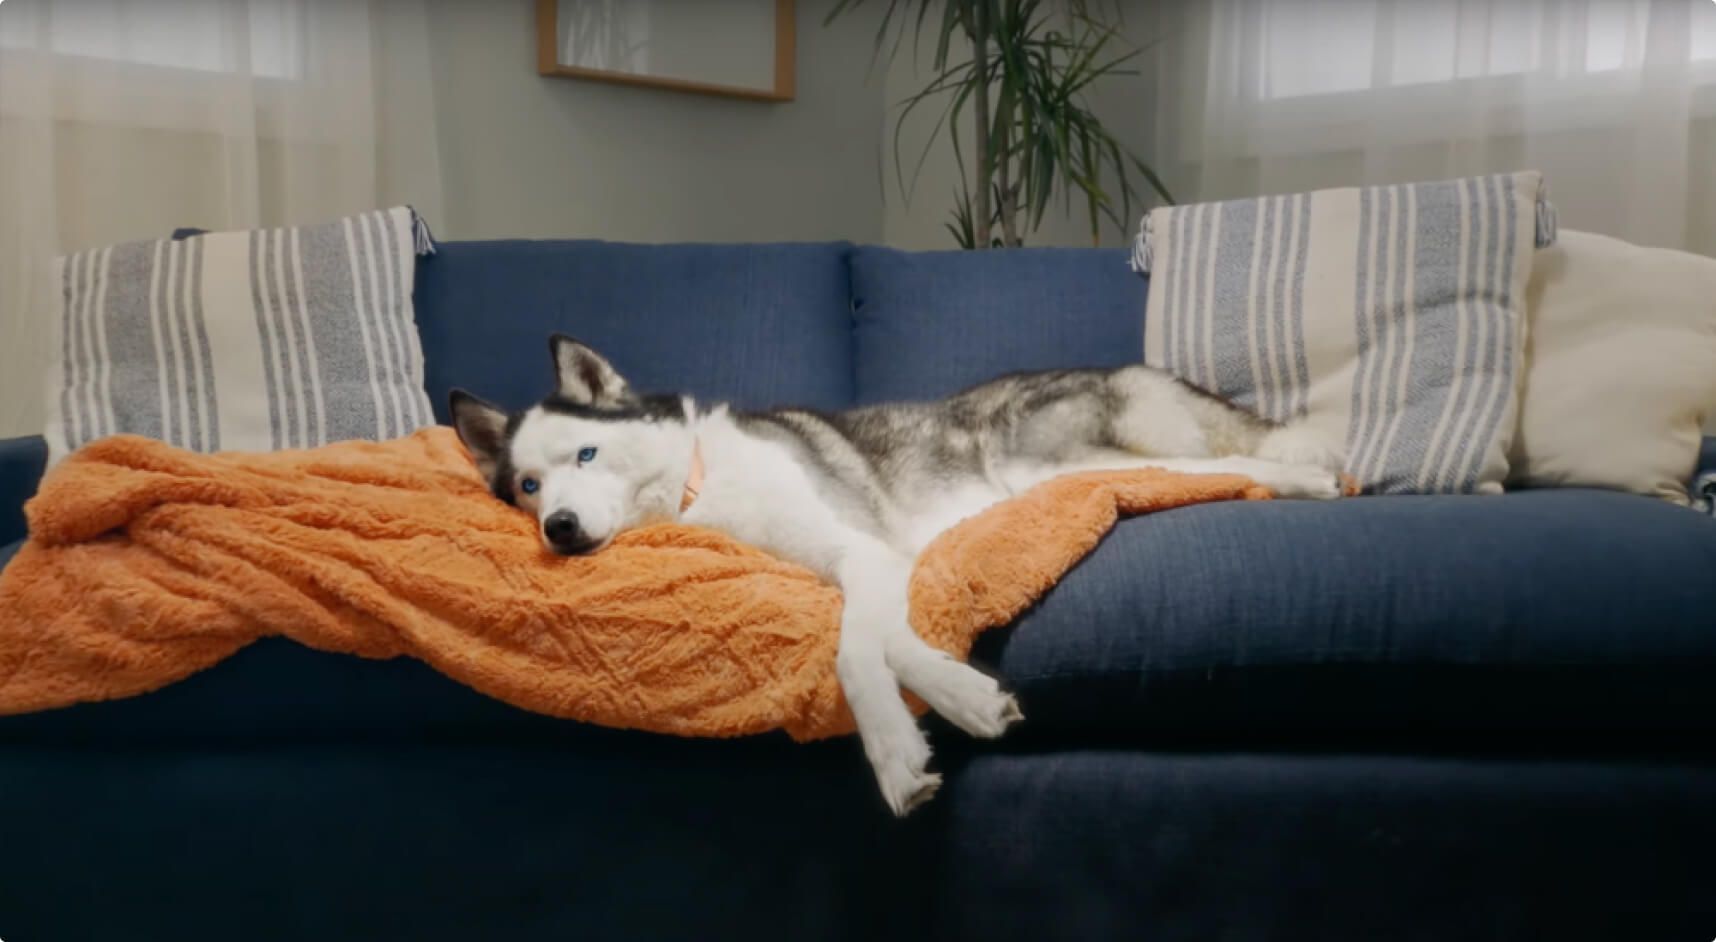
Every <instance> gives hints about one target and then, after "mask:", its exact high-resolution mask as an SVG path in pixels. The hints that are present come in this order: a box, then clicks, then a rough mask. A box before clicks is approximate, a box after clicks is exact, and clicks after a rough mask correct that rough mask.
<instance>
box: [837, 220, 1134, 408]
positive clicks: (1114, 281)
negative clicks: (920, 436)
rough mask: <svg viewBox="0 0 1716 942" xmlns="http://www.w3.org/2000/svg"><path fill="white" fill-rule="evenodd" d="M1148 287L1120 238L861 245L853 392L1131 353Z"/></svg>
mask: <svg viewBox="0 0 1716 942" xmlns="http://www.w3.org/2000/svg"><path fill="white" fill-rule="evenodd" d="M1145 287H1146V282H1145V280H1144V279H1143V278H1140V277H1139V276H1137V275H1135V274H1133V273H1132V272H1131V271H1130V270H1129V269H1128V268H1127V267H1126V253H1124V252H1122V251H1120V250H1118V249H1115V250H1096V249H1015V250H1010V251H1004V252H900V251H896V250H894V249H882V248H874V247H869V246H866V247H863V248H859V249H857V250H856V251H855V253H854V254H853V256H852V292H853V294H852V298H853V316H854V318H855V333H856V342H857V356H858V389H857V392H858V399H859V401H860V402H863V403H874V402H892V401H900V400H909V399H933V398H935V397H938V396H945V395H947V394H948V393H951V392H955V391H957V390H959V389H963V388H965V387H966V386H970V385H972V384H974V383H980V382H983V381H984V380H987V379H993V378H994V377H995V376H997V375H999V374H1001V373H1007V372H1012V371H1015V370H1035V369H1048V368H1054V367H1072V366H1122V365H1125V364H1127V363H1136V362H1138V361H1139V360H1141V359H1143V357H1144V295H1145Z"/></svg>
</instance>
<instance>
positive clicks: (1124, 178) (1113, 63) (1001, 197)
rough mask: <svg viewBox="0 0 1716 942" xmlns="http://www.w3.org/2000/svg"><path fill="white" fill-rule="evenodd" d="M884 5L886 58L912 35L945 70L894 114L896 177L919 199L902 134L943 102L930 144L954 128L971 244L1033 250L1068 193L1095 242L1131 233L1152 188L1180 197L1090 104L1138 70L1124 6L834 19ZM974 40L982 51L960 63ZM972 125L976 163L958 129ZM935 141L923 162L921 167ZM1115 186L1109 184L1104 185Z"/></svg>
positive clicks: (914, 3)
mask: <svg viewBox="0 0 1716 942" xmlns="http://www.w3.org/2000/svg"><path fill="white" fill-rule="evenodd" d="M866 3H870V4H871V5H874V4H876V3H882V4H884V5H885V9H884V11H883V14H882V23H881V26H880V28H879V29H878V30H877V32H876V55H877V57H878V58H880V57H881V56H882V54H883V53H884V52H885V51H886V52H887V54H888V56H889V57H890V59H891V58H892V56H894V55H895V54H897V53H898V51H899V49H900V46H901V44H902V43H903V41H904V40H905V38H906V35H907V34H908V33H910V34H912V37H913V43H914V46H915V45H917V44H920V43H922V42H923V41H924V40H925V39H926V38H928V39H931V40H933V41H934V43H935V46H934V49H935V55H934V57H933V58H932V60H931V64H932V67H933V71H934V75H933V77H932V78H931V79H930V80H929V82H928V83H927V84H926V85H924V87H923V88H922V89H920V90H919V91H918V92H916V93H915V94H913V95H911V96H909V97H907V98H906V99H905V100H903V101H901V102H900V103H899V112H900V113H899V115H898V117H897V118H896V119H895V125H894V130H895V135H894V170H895V175H896V178H897V180H898V183H899V187H900V190H901V193H902V194H906V193H908V192H909V190H910V187H909V185H908V183H907V180H906V173H905V164H904V161H903V160H902V159H901V154H900V145H899V141H900V135H899V130H900V128H901V126H903V125H904V124H905V121H906V119H907V118H909V117H910V116H911V115H912V114H913V113H914V112H915V111H916V110H917V109H918V108H919V107H920V106H922V105H924V104H925V103H927V102H939V103H940V104H941V113H940V115H939V116H938V117H937V119H936V123H935V127H934V129H933V130H932V131H931V134H930V145H933V144H934V142H935V140H936V138H937V136H938V135H939V134H940V133H941V132H942V131H943V129H946V131H947V134H948V137H949V139H950V140H951V142H952V144H953V151H954V159H955V160H956V161H957V162H958V164H959V169H960V173H959V176H960V181H961V184H960V189H959V190H958V191H957V192H956V193H955V194H954V207H953V210H952V215H953V220H952V221H951V222H949V223H947V229H948V231H949V232H951V233H952V234H953V237H954V238H955V239H956V240H957V241H958V242H959V244H960V245H961V246H963V247H965V248H968V249H971V248H1004V247H1013V246H1019V245H1022V244H1024V235H1025V231H1026V230H1027V229H1032V230H1034V229H1035V228H1036V227H1037V225H1038V224H1039V223H1040V222H1041V221H1042V218H1043V212H1044V210H1046V209H1047V208H1048V205H1049V202H1050V200H1051V199H1052V198H1053V197H1054V196H1056V195H1060V196H1061V197H1062V198H1063V200H1065V201H1066V203H1067V206H1068V208H1069V210H1070V207H1071V201H1072V200H1073V199H1075V198H1077V199H1080V200H1082V201H1083V203H1084V205H1085V209H1086V212H1087V214H1088V217H1089V220H1090V236H1091V243H1092V244H1093V245H1094V244H1096V243H1097V242H1098V240H1099V236H1100V227H1101V223H1102V220H1103V219H1105V218H1106V219H1109V220H1111V221H1113V222H1114V223H1115V225H1117V226H1119V227H1121V228H1122V229H1124V228H1126V227H1128V226H1130V225H1131V224H1132V221H1133V220H1132V211H1133V206H1134V204H1142V203H1143V201H1144V200H1143V196H1142V194H1141V193H1140V191H1139V189H1138V186H1137V183H1138V181H1140V180H1141V181H1142V182H1143V183H1144V184H1145V185H1147V186H1148V187H1149V189H1150V191H1151V192H1153V193H1154V195H1155V196H1156V197H1157V198H1159V199H1160V200H1162V201H1163V202H1173V198H1172V196H1171V195H1170V194H1169V193H1168V188H1167V187H1166V186H1165V185H1164V184H1163V183H1162V180H1161V178H1160V177H1158V176H1157V175H1156V173H1155V171H1154V170H1152V169H1151V168H1150V166H1149V165H1148V164H1146V163H1145V162H1144V161H1143V160H1141V159H1139V158H1138V157H1137V156H1136V155H1134V154H1132V153H1131V152H1130V151H1128V150H1127V149H1126V148H1125V147H1124V146H1123V145H1121V143H1120V142H1119V141H1118V140H1116V139H1115V137H1114V135H1113V134H1112V133H1111V132H1110V131H1109V129H1108V128H1107V127H1106V126H1105V125H1104V124H1103V123H1102V120H1101V119H1100V118H1098V117H1097V116H1096V114H1095V113H1093V112H1092V111H1091V109H1090V106H1089V103H1088V102H1087V100H1086V97H1085V92H1086V90H1087V89H1088V88H1089V87H1090V85H1091V83H1093V82H1095V81H1096V80H1098V79H1101V78H1104V77H1108V76H1116V75H1132V74H1136V72H1135V71H1133V70H1130V69H1128V68H1126V67H1125V66H1126V64H1127V63H1128V62H1130V61H1131V60H1132V59H1133V58H1134V57H1135V56H1137V55H1138V54H1139V53H1140V52H1142V50H1141V49H1132V50H1130V51H1126V52H1119V53H1116V52H1115V51H1114V49H1115V47H1117V46H1119V45H1121V44H1122V41H1121V40H1120V38H1119V28H1120V9H1119V4H1118V3H1116V4H1114V6H1113V7H1112V9H1104V10H1098V9H1096V8H1097V7H1098V6H1099V4H1097V3H1093V2H1090V0H1054V2H1047V3H1045V2H1044V0H840V2H838V3H837V4H836V5H835V7H834V9H833V10H832V11H831V12H830V13H829V14H828V17H827V19H826V20H825V21H824V22H825V24H826V23H829V22H833V21H834V20H835V19H836V18H837V17H839V16H840V15H841V14H843V13H845V12H847V11H849V10H852V9H855V8H857V7H860V6H863V5H865V4H866ZM956 38H960V39H963V40H964V41H965V43H964V44H965V45H968V46H969V48H970V51H971V54H970V57H969V58H967V59H965V60H964V61H961V62H951V63H950V62H949V59H950V58H952V57H953V56H954V55H955V54H957V50H958V47H959V46H960V45H961V44H960V43H957V42H956ZM968 113H969V114H970V116H971V117H972V119H973V125H972V127H973V134H972V147H971V153H972V160H971V162H970V165H969V166H968V165H967V161H966V148H965V147H964V146H963V145H962V144H961V143H960V135H959V133H957V129H958V128H959V127H960V126H961V121H962V120H963V119H964V118H965V116H966V115H967V114H968ZM928 153H929V145H926V147H925V149H924V152H923V154H921V155H920V156H919V157H918V164H917V166H918V167H921V166H922V163H923V160H924V159H925V158H926V157H927V156H928ZM1105 181H1106V182H1105Z"/></svg>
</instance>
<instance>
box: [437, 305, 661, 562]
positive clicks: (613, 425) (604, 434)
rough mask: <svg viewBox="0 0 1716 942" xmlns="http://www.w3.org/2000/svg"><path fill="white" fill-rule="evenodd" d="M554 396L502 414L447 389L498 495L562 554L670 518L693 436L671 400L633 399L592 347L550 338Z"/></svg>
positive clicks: (462, 433)
mask: <svg viewBox="0 0 1716 942" xmlns="http://www.w3.org/2000/svg"><path fill="white" fill-rule="evenodd" d="M548 347H549V352H550V353H551V354H552V355H553V358H554V372H555V378H556V389H555V392H554V394H553V395H551V396H549V397H548V398H546V399H544V400H542V401H541V402H540V403H538V404H537V405H535V406H532V407H530V408H529V409H526V410H524V411H522V412H511V413H509V412H507V411H506V410H504V409H501V408H499V407H497V406H494V405H491V404H489V403H487V402H484V401H483V400H481V399H478V398H477V397H476V396H473V395H471V394H470V393H467V392H465V391H464V390H462V389H455V390H453V395H452V412H453V425H454V427H455V428H457V429H458V432H459V438H460V439H461V440H462V441H463V442H464V443H465V447H466V448H468V449H470V452H471V455H472V457H474V458H475V459H476V462H477V468H478V470H479V471H481V472H482V474H483V476H484V477H485V478H487V479H488V482H489V487H490V489H491V490H493V491H494V494H495V496H496V497H499V498H500V499H501V500H504V501H507V502H508V503H511V504H513V505H515V506H517V507H519V508H521V509H523V510H526V511H529V512H530V513H532V514H534V515H535V516H536V520H537V524H538V527H539V528H540V531H541V534H542V542H543V544H544V545H546V546H547V547H548V548H549V549H550V550H553V551H554V552H556V553H560V554H562V555H567V556H571V555H576V554H581V553H590V552H594V551H596V550H598V549H601V548H602V547H604V546H606V545H608V542H609V541H611V540H612V539H613V538H614V537H615V536H616V535H618V534H619V533H621V532H622V531H624V530H627V529H630V528H632V527H635V526H637V525H638V524H641V523H644V522H645V521H648V520H650V519H652V518H659V517H671V516H672V514H673V512H674V511H675V510H676V509H677V508H678V506H679V500H680V495H681V492H682V488H683V486H684V483H685V475H686V470H687V468H688V465H689V460H690V454H691V448H692V438H691V433H690V430H689V428H688V427H687V423H686V417H687V415H686V405H685V403H684V401H683V400H682V399H680V398H679V397H677V396H640V395H638V394H637V393H635V392H633V391H632V388H631V386H630V385H629V384H628V383H627V382H626V381H625V379H624V378H623V377H621V376H620V374H619V372H618V371H617V370H615V369H614V367H613V364H611V363H609V362H608V361H607V360H606V359H604V358H603V357H602V356H601V355H600V354H598V353H597V352H596V351H594V350H592V349H590V348H589V347H587V346H585V345H583V344H581V343H579V342H578V341H576V340H573V339H572V338H570V337H567V336H564V335H561V334H555V335H554V336H553V337H551V338H550V339H549V342H548Z"/></svg>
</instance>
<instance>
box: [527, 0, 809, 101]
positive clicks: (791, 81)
mask: <svg viewBox="0 0 1716 942" xmlns="http://www.w3.org/2000/svg"><path fill="white" fill-rule="evenodd" d="M795 5H796V4H795V0H774V13H775V36H774V83H773V85H772V87H770V88H751V87H747V86H743V85H723V84H718V83H714V82H700V81H694V80H690V79H683V78H674V77H669V76H660V75H648V74H643V73H637V72H620V71H613V70H609V69H596V68H588V67H583V66H575V65H566V64H565V63H562V62H561V61H560V48H559V44H560V26H559V22H558V20H559V13H560V0H536V70H537V72H538V73H540V74H542V75H548V76H555V77H559V78H579V79H590V80H592V81H596V82H612V83H614V84H616V85H634V86H641V87H644V88H665V89H669V90H672V91H679V92H690V93H692V94H694V95H715V96H719V97H723V98H743V99H747V100H750V101H769V102H784V101H792V100H793V97H794V95H795V94H796V91H797V89H796V81H797V75H796V64H797V58H798V50H797V40H798V31H797V26H796V23H795V13H796V10H795V9H794V8H795Z"/></svg>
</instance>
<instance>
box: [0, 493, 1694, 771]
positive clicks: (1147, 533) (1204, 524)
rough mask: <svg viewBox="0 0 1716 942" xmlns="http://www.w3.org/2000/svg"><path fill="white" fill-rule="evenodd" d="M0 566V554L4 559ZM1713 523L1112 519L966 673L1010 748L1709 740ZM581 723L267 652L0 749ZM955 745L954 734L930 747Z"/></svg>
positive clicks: (1645, 502)
mask: <svg viewBox="0 0 1716 942" xmlns="http://www.w3.org/2000/svg"><path fill="white" fill-rule="evenodd" d="M14 549H15V545H14V546H13V547H8V548H6V549H4V550H0V561H4V560H5V559H6V558H8V557H9V555H10V551H11V550H14ZM1712 573H1716V519H1712V518H1710V517H1707V516H1704V515H1701V514H1698V513H1696V512H1694V511H1690V510H1687V509H1685V508H1681V507H1676V506H1673V505H1670V504H1667V503H1665V502H1663V501H1659V500H1655V499H1653V498H1648V497H1637V496H1631V495H1624V494H1618V493H1610V492H1599V491H1573V490H1568V491H1535V492H1523V493H1517V494H1509V495H1507V496H1503V497H1380V498H1357V499H1353V500H1349V501H1341V502H1334V503H1306V502H1296V501H1275V502H1266V503H1245V504H1212V505H1207V506H1200V507H1190V508H1185V509H1181V510H1173V511H1167V512H1164V513H1160V514H1155V515H1152V516H1148V517H1140V518H1136V519H1132V520H1127V521H1122V522H1121V523H1120V525H1119V526H1118V527H1117V528H1116V529H1115V530H1114V532H1113V533H1111V534H1110V535H1109V537H1108V538H1107V540H1105V541H1104V543H1103V544H1102V545H1101V546H1100V547H1098V548H1097V550H1096V551H1095V552H1094V553H1093V554H1091V556H1090V557H1089V558H1087V559H1085V560H1084V562H1082V563H1080V564H1079V565H1078V566H1077V567H1075V568H1074V569H1073V570H1072V571H1071V572H1070V573H1069V574H1068V575H1067V577H1066V578H1065V579H1064V580H1063V581H1062V582H1061V584H1060V585H1059V586H1057V587H1056V588H1054V589H1053V590H1051V591H1050V592H1049V594H1048V595H1047V596H1045V597H1044V599H1043V600H1042V602H1041V603H1040V604H1039V605H1038V606H1036V607H1035V608H1034V609H1032V610H1031V611H1030V612H1028V613H1027V614H1026V615H1025V616H1024V617H1023V618H1022V619H1021V620H1020V621H1019V622H1018V623H1017V624H1016V625H1014V626H1012V627H1010V628H1005V629H1000V630H997V631H992V632H990V633H988V634H987V635H985V636H983V638H982V639H980V641H979V643H978V647H977V650H976V651H975V652H974V659H975V660H977V661H978V662H979V663H982V664H986V665H988V666H990V667H992V668H994V669H996V670H997V671H998V672H999V673H1000V674H1001V675H1002V676H1003V677H1005V679H1006V680H1007V682H1008V683H1009V684H1010V685H1011V686H1012V687H1013V688H1014V689H1016V690H1017V691H1018V692H1019V694H1020V696H1021V699H1022V702H1023V705H1024V710H1025V715H1026V719H1027V721H1026V723H1025V724H1024V725H1023V726H1021V727H1020V728H1019V730H1018V738H1019V740H1020V741H1022V742H1029V741H1030V740H1032V739H1049V740H1054V741H1057V742H1066V741H1075V740H1087V739H1092V738H1096V739H1108V740H1114V739H1124V740H1128V741H1144V740H1148V741H1156V742H1160V741H1162V740H1164V739H1174V738H1177V737H1196V738H1201V739H1202V740H1204V741H1209V740H1210V739H1211V737H1212V736H1213V737H1237V738H1244V739H1250V740H1253V741H1255V740H1259V739H1262V740H1266V741H1269V742H1288V741H1295V740H1304V739H1307V738H1309V739H1317V738H1320V737H1325V736H1329V735H1331V734H1334V735H1340V736H1342V737H1344V738H1350V737H1351V736H1352V735H1371V734H1374V735H1376V736H1377V737H1378V738H1379V740H1380V741H1381V742H1383V743H1385V744H1389V745H1402V744H1405V743H1408V742H1410V741H1412V740H1413V739H1414V737H1419V738H1422V737H1424V736H1440V735H1441V734H1444V733H1455V734H1457V737H1458V738H1457V741H1458V742H1459V743H1460V744H1461V745H1469V744H1471V743H1472V742H1473V741H1474V737H1478V736H1486V735H1500V736H1506V737H1512V739H1513V741H1515V742H1516V743H1517V742H1518V741H1521V739H1522V734H1529V735H1530V738H1529V739H1528V740H1526V741H1530V742H1537V741H1538V740H1539V739H1540V738H1541V734H1544V733H1549V732H1554V733H1561V734H1568V735H1575V736H1577V737H1581V741H1584V738H1589V737H1596V736H1602V735H1605V734H1613V735H1612V741H1613V742H1616V743H1623V742H1624V743H1631V744H1636V742H1637V741H1638V740H1639V738H1640V734H1644V733H1651V734H1657V733H1671V734H1672V733H1673V732H1674V731H1676V730H1680V731H1684V730H1701V731H1703V734H1704V735H1705V740H1703V741H1705V742H1707V734H1708V732H1709V731H1710V730H1712V729H1716V684H1713V683H1711V682H1710V678H1711V677H1712V676H1713V675H1716V579H1713V578H1712V577H1711V574H1712ZM594 732H595V731H594V730H591V729H590V728H589V727H582V726H580V725H578V724H575V723H569V722H564V721H560V720H555V719H551V718H548V717H543V716H537V715H534V714H530V713H526V712H525V711H523V710H519V709H516V708H514V707H511V706H508V705H506V704H504V703H501V702H499V701H497V700H492V699H489V698H487V697H485V696H483V695H481V694H479V693H476V692H475V691H473V690H470V689H469V688H466V687H464V686H461V685H460V684H458V683H456V682H455V681H452V680H449V679H447V678H446V677H443V676H442V675H440V674H438V673H436V672H435V671H434V670H432V669H431V668H429V667H428V666H426V665H424V664H422V663H419V662H417V661H413V660H410V659H407V658H397V659H394V660H389V661H367V660H362V659H359V658H354V657H349V656H346V655H339V654H330V653H325V652H321V651H313V650H310V649H308V648H304V647H301V646H299V645H297V644H294V643H292V642H289V641H286V640H283V639H278V638H271V639H265V640H263V641H259V642H257V643H255V644H253V645H251V646H249V647H248V648H245V649H244V650H242V651H240V652H239V653H238V654H236V655H234V656H233V657H231V658H229V659H228V660H227V661H225V662H223V663H221V664H219V665H216V666H215V667H213V668H210V669H209V670H206V671H203V672H201V673H199V674H196V675H193V676H192V677H190V678H188V679H186V680H184V681H181V682H180V683H177V684H174V685H171V686H169V687H166V688H164V689H162V690H160V691H157V692H155V693H151V694H148V695H145V696H141V697H135V698H130V699H126V700H115V701H109V702H105V703H91V704H83V705H79V706H75V707H71V708H68V709H64V710H55V711H49V712H46V713H38V714H30V715H25V716H14V717H4V718H0V743H3V742H48V743H62V744H64V743H69V742H80V741H81V742H89V741H123V742H131V743H139V742H185V741H190V742H207V741H211V740H212V741H229V742H239V743H254V742H259V741H281V740H287V741H299V740H337V741H354V740H362V741H397V740H407V741H421V740H428V741H437V740H458V741H466V740H483V741H487V740H495V739H506V740H514V739H529V740H538V739H549V740H553V741H558V742H563V743H567V744H569V745H570V744H573V743H577V742H580V741H582V740H583V738H584V737H585V736H587V735H589V734H591V733H594ZM962 738H963V737H952V738H949V739H948V742H950V743H951V742H955V741H959V740H960V739H962Z"/></svg>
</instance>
